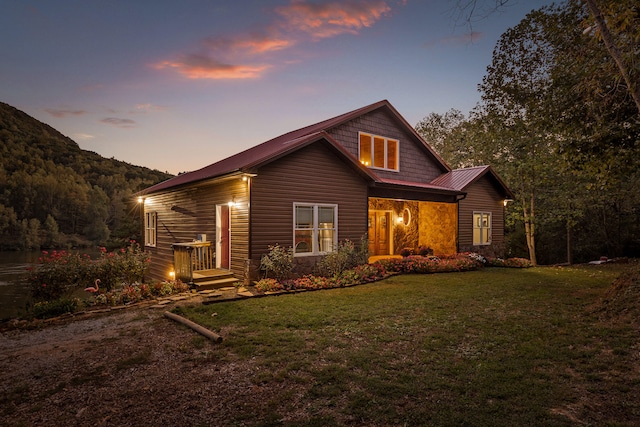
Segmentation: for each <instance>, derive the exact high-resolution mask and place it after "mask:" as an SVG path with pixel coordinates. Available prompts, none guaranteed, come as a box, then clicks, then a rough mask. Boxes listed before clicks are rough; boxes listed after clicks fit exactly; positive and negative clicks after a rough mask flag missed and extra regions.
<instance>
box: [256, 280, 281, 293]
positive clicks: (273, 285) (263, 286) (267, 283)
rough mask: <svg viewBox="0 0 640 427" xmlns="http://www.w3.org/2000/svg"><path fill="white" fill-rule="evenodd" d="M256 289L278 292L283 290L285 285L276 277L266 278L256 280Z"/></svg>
mask: <svg viewBox="0 0 640 427" xmlns="http://www.w3.org/2000/svg"><path fill="white" fill-rule="evenodd" d="M256 289H257V290H259V291H260V292H277V291H281V290H283V289H284V286H283V285H282V283H280V282H278V281H277V280H276V279H270V278H265V279H261V280H258V281H257V282H256Z"/></svg>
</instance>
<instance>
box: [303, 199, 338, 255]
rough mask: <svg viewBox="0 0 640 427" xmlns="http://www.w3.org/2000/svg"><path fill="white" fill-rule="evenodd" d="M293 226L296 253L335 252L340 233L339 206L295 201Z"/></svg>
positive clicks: (316, 253)
mask: <svg viewBox="0 0 640 427" xmlns="http://www.w3.org/2000/svg"><path fill="white" fill-rule="evenodd" d="M293 227H294V232H293V234H294V235H293V245H294V250H295V255H318V254H324V253H328V252H333V250H334V248H335V246H336V238H337V235H338V206H337V205H311V204H306V203H294V205H293Z"/></svg>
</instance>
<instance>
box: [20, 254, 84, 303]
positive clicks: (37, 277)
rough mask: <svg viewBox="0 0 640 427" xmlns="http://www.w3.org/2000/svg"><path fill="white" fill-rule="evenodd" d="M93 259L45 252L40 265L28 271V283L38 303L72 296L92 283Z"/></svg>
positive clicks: (39, 261) (39, 260)
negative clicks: (75, 291) (80, 288)
mask: <svg viewBox="0 0 640 427" xmlns="http://www.w3.org/2000/svg"><path fill="white" fill-rule="evenodd" d="M90 270H91V258H90V257H89V256H88V255H80V254H77V253H71V252H67V251H52V252H47V251H43V252H42V256H41V257H40V258H39V259H38V264H37V265H36V266H35V267H33V268H28V269H27V277H26V281H27V283H28V285H29V286H30V288H31V294H32V296H33V298H34V299H35V300H36V301H50V300H55V299H59V298H62V297H63V296H68V295H70V294H71V293H72V292H73V291H74V290H75V289H77V288H79V287H81V286H85V285H88V283H90V281H91V274H90Z"/></svg>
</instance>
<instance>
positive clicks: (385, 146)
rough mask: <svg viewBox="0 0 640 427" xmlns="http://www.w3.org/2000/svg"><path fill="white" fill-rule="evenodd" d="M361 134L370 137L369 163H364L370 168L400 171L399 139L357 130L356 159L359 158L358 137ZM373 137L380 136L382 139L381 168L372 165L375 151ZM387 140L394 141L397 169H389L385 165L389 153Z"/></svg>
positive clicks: (387, 161)
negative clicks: (382, 164) (382, 157)
mask: <svg viewBox="0 0 640 427" xmlns="http://www.w3.org/2000/svg"><path fill="white" fill-rule="evenodd" d="M362 135H366V136H369V137H371V164H370V165H366V166H367V167H368V168H370V169H378V170H385V171H390V172H400V140H398V139H395V138H387V137H385V136H381V135H375V134H373V133H368V132H358V159H360V137H361V136H362ZM375 138H382V139H383V140H384V164H385V167H383V168H381V167H377V166H373V164H374V163H375V162H374V156H375V152H374V141H375ZM389 141H395V143H396V165H397V166H398V168H397V169H391V168H388V167H386V165H388V164H389V154H388V152H387V150H388V147H389Z"/></svg>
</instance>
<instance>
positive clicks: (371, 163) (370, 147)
mask: <svg viewBox="0 0 640 427" xmlns="http://www.w3.org/2000/svg"><path fill="white" fill-rule="evenodd" d="M359 138H360V144H359V156H360V163H362V164H363V165H365V166H368V167H373V168H376V169H389V170H393V171H397V170H398V165H399V163H400V162H399V151H400V150H399V145H400V142H399V141H398V140H397V139H391V138H385V137H383V136H377V135H371V134H368V133H363V132H360V133H359Z"/></svg>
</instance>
